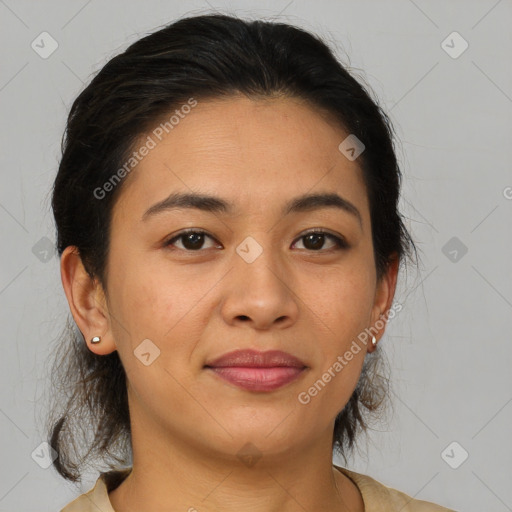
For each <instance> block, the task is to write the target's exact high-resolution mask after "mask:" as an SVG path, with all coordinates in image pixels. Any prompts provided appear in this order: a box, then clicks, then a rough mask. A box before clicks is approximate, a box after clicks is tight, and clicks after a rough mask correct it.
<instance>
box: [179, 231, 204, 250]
mask: <svg viewBox="0 0 512 512" xmlns="http://www.w3.org/2000/svg"><path fill="white" fill-rule="evenodd" d="M202 237H203V235H202V234H201V233H189V234H188V235H185V243H184V244H183V245H184V246H185V247H187V244H189V246H188V247H187V249H199V248H200V247H201V245H202ZM190 242H191V243H190Z"/></svg>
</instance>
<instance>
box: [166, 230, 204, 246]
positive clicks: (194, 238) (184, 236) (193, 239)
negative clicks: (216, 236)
mask: <svg viewBox="0 0 512 512" xmlns="http://www.w3.org/2000/svg"><path fill="white" fill-rule="evenodd" d="M205 237H207V238H210V239H211V240H213V238H212V237H211V236H210V235H208V234H207V233H206V231H202V230H200V229H187V230H185V231H182V232H181V233H179V234H177V235H176V236H174V237H172V238H171V239H170V240H168V241H167V242H165V244H164V245H165V246H166V247H167V246H169V245H174V244H175V242H176V241H177V240H181V241H182V247H178V249H184V250H186V251H198V250H200V249H202V248H203V244H204V239H205Z"/></svg>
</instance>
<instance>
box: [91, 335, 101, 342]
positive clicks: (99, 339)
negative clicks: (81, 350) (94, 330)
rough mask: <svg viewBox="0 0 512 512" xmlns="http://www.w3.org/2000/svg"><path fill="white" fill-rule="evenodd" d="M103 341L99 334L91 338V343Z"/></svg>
mask: <svg viewBox="0 0 512 512" xmlns="http://www.w3.org/2000/svg"><path fill="white" fill-rule="evenodd" d="M100 341H101V338H100V337H99V336H94V338H92V339H91V343H99V342H100Z"/></svg>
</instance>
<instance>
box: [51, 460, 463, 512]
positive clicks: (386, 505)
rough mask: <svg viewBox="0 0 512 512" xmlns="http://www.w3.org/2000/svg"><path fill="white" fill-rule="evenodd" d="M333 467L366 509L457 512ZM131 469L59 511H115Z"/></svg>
mask: <svg viewBox="0 0 512 512" xmlns="http://www.w3.org/2000/svg"><path fill="white" fill-rule="evenodd" d="M334 467H335V468H336V469H338V470H340V471H341V472H342V473H343V474H344V475H346V476H347V477H348V478H350V479H351V480H352V481H353V482H354V483H355V484H356V486H357V488H358V489H359V492H360V493H361V496H362V497H363V502H364V510H365V512H393V511H397V512H398V511H400V512H456V511H455V510H453V509H450V508H445V507H441V506H440V505H436V504H434V503H430V502H428V501H422V500H416V499H414V498H411V497H410V496H408V495H407V494H404V493H403V492H400V491H397V490H396V489H393V488H391V487H387V486H385V485H383V484H381V483H380V482H378V481H377V480H374V479H373V478H371V477H370V476H367V475H363V474H361V473H356V472H354V471H349V470H348V469H345V468H342V467H339V466H336V465H334ZM130 471H131V468H128V469H124V470H119V471H110V472H108V473H102V474H101V475H100V476H99V477H98V480H97V481H96V484H95V486H94V487H93V488H92V489H91V490H90V491H88V492H86V493H85V494H82V495H81V496H79V497H78V498H76V499H75V500H73V501H72V502H70V503H68V504H67V505H66V506H65V507H64V508H63V509H62V510H61V511H60V512H115V510H114V509H113V507H112V504H111V503H110V500H109V497H108V493H109V492H110V491H113V490H114V489H115V488H116V487H117V486H118V485H120V484H121V482H122V481H123V480H124V478H126V477H127V476H128V473H130Z"/></svg>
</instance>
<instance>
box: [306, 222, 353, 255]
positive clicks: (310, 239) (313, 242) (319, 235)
mask: <svg viewBox="0 0 512 512" xmlns="http://www.w3.org/2000/svg"><path fill="white" fill-rule="evenodd" d="M326 238H329V239H331V240H332V241H333V242H334V247H330V248H327V249H325V250H332V249H333V248H334V249H335V250H336V249H348V247H349V245H348V244H347V242H346V241H345V240H344V239H343V238H340V237H338V236H336V235H333V234H331V233H328V232H326V231H322V230H320V229H318V228H313V229H311V230H310V231H308V232H307V233H306V234H304V235H302V236H301V237H300V238H298V240H302V239H304V241H305V245H306V246H307V247H305V249H311V250H313V251H316V252H318V251H319V250H320V249H322V246H323V245H324V242H325V240H326ZM303 245H304V244H303Z"/></svg>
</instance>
